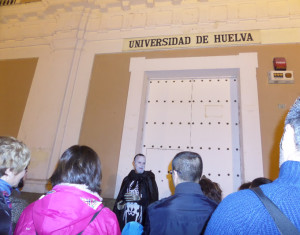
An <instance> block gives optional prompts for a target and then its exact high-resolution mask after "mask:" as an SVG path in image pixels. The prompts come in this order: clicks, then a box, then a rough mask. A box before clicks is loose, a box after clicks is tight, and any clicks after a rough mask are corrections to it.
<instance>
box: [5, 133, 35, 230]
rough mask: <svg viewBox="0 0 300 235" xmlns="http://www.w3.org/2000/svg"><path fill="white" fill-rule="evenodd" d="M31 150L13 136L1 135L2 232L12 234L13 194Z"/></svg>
mask: <svg viewBox="0 0 300 235" xmlns="http://www.w3.org/2000/svg"><path fill="white" fill-rule="evenodd" d="M29 161H30V151H29V149H28V148H27V146H26V145H25V144H24V143H22V142H21V141H18V140H16V139H15V138H13V137H3V136H0V234H12V218H11V209H12V208H11V202H10V198H9V196H10V195H11V192H12V189H13V187H17V186H18V184H19V182H20V180H21V179H22V178H23V177H24V175H25V173H26V169H27V166H28V164H29Z"/></svg>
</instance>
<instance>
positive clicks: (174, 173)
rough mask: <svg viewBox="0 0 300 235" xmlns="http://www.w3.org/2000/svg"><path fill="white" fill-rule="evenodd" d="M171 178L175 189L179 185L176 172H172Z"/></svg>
mask: <svg viewBox="0 0 300 235" xmlns="http://www.w3.org/2000/svg"><path fill="white" fill-rule="evenodd" d="M172 178H173V183H174V187H175V188H176V185H177V184H178V183H179V182H178V181H179V179H178V172H177V171H174V170H173V174H172Z"/></svg>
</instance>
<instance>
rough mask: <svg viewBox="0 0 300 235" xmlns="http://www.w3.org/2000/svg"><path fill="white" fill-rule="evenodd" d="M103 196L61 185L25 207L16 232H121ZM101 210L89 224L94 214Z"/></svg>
mask: <svg viewBox="0 0 300 235" xmlns="http://www.w3.org/2000/svg"><path fill="white" fill-rule="evenodd" d="M102 207H103V204H102V202H101V198H100V197H97V195H94V194H91V193H89V192H87V191H86V190H81V189H79V188H78V187H75V186H72V185H57V186H55V187H54V188H53V190H52V191H50V192H49V193H48V194H47V195H46V196H44V197H43V198H41V199H39V200H37V201H35V202H33V203H32V204H30V205H29V206H28V207H26V209H25V210H24V211H23V213H22V215H21V216H20V219H19V221H18V223H17V226H16V229H15V232H14V234H34V235H35V234H39V235H43V234H63V235H69V234H78V233H80V232H81V231H84V232H83V233H82V234H83V235H84V234H109V235H114V234H116V235H120V234H121V232H120V228H119V224H118V220H117V218H116V215H115V214H114V213H113V212H112V211H111V210H110V209H108V208H103V209H102V210H101V208H102ZM99 210H101V212H100V213H99V214H98V215H97V217H96V218H95V219H94V220H93V221H92V222H91V223H90V224H89V222H90V221H91V219H92V217H93V215H94V214H95V213H96V212H97V211H99Z"/></svg>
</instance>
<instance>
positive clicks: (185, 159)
mask: <svg viewBox="0 0 300 235" xmlns="http://www.w3.org/2000/svg"><path fill="white" fill-rule="evenodd" d="M202 169H203V164H202V159H201V157H200V155H199V154H198V153H194V152H188V151H185V152H180V153H178V154H177V155H176V156H175V157H174V159H173V161H172V171H171V172H170V173H171V174H172V179H173V184H174V186H175V194H174V195H172V196H170V197H167V198H164V199H161V200H159V201H157V202H154V203H152V204H151V205H150V206H149V207H148V210H147V215H146V223H145V229H144V233H145V234H146V235H147V234H153V235H160V234H161V235H199V234H201V233H202V231H204V228H205V225H206V224H207V221H208V219H209V217H210V215H211V214H212V212H213V211H214V209H215V208H216V207H217V203H216V202H215V201H214V200H212V199H209V198H208V197H206V196H205V195H204V194H203V192H202V190H201V187H200V184H199V180H200V177H201V175H202Z"/></svg>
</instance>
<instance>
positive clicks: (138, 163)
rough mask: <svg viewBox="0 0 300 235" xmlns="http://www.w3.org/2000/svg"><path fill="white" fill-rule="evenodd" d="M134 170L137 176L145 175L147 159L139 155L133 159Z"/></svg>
mask: <svg viewBox="0 0 300 235" xmlns="http://www.w3.org/2000/svg"><path fill="white" fill-rule="evenodd" d="M133 165H134V170H135V172H136V173H137V174H143V173H144V171H145V165H146V157H145V155H143V154H141V153H139V154H137V155H135V156H134V159H133Z"/></svg>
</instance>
